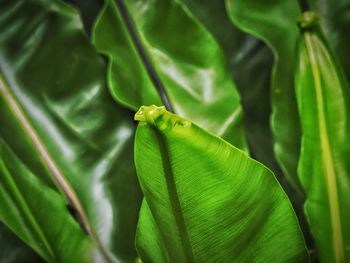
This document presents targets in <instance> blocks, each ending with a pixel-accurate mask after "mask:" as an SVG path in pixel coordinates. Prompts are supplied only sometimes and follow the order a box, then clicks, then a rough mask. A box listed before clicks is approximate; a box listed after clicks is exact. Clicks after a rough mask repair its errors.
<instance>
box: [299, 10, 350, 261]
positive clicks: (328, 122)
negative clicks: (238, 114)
mask: <svg viewBox="0 0 350 263" xmlns="http://www.w3.org/2000/svg"><path fill="white" fill-rule="evenodd" d="M300 25H301V30H302V32H303V33H302V36H301V37H300V45H299V63H298V67H297V73H296V93H297V101H298V106H299V113H300V119H301V127H302V145H301V156H300V161H299V167H298V172H299V178H300V181H301V183H302V186H303V188H304V190H305V193H306V196H307V199H306V203H305V212H306V215H307V217H308V221H309V223H310V226H311V231H312V233H313V236H314V239H315V243H316V248H317V252H318V253H319V256H320V259H321V261H322V262H350V224H349V222H350V215H349V211H350V165H349V155H350V144H349V142H350V122H349V118H350V93H349V92H350V91H349V86H348V83H347V82H346V80H345V77H344V75H343V72H342V71H341V69H340V68H339V67H338V65H337V63H336V61H335V59H334V58H333V55H332V54H331V52H330V49H329V47H328V46H327V43H326V41H325V39H324V37H323V35H322V33H321V31H320V30H319V27H318V21H317V16H316V15H315V13H312V12H306V13H304V15H303V17H302V20H301V22H300Z"/></svg>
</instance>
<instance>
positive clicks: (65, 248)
mask: <svg viewBox="0 0 350 263" xmlns="http://www.w3.org/2000/svg"><path fill="white" fill-rule="evenodd" d="M0 220H1V221H3V222H4V223H5V224H6V225H7V226H8V227H9V228H11V229H12V231H13V232H15V233H16V234H17V235H18V236H19V237H20V238H21V239H23V240H24V241H25V242H26V243H27V244H28V245H30V246H31V247H32V248H33V249H34V250H35V251H36V252H37V253H38V254H39V255H41V256H42V258H44V259H45V260H46V261H47V262H67V263H68V262H72V261H74V262H81V263H85V262H94V255H93V254H94V252H93V251H94V250H93V245H92V242H91V239H90V237H89V236H88V235H86V234H85V233H84V232H83V231H82V230H81V228H80V226H79V224H78V223H77V222H76V221H75V220H74V219H73V218H72V217H71V215H70V214H69V212H68V210H67V203H66V200H65V198H63V197H62V196H61V195H60V194H58V193H57V192H55V191H54V190H52V189H51V188H49V187H48V186H45V185H44V184H43V183H41V182H40V180H39V178H37V177H36V176H35V175H33V174H31V173H30V171H28V169H26V167H25V166H24V165H23V164H22V163H21V162H20V161H19V160H18V159H17V158H16V157H15V156H14V155H13V153H12V152H11V151H10V150H9V149H8V148H7V146H6V144H5V143H4V142H3V141H2V140H0Z"/></svg>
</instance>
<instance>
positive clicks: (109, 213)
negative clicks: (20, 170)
mask: <svg viewBox="0 0 350 263" xmlns="http://www.w3.org/2000/svg"><path fill="white" fill-rule="evenodd" d="M0 13H1V16H0V32H1V34H0V71H1V74H2V76H3V78H4V80H5V81H6V82H7V83H8V85H7V88H6V92H4V91H3V90H2V94H1V96H0V97H1V100H0V105H1V108H0V135H1V138H2V140H4V141H6V143H7V144H8V147H9V149H10V150H11V151H12V152H14V154H15V155H16V156H17V158H18V161H19V162H21V163H22V165H24V166H25V167H26V168H27V169H28V171H30V173H32V174H34V175H35V176H36V177H37V178H38V179H39V180H40V181H41V183H42V184H44V185H45V186H47V187H51V189H53V190H54V191H55V192H57V193H60V195H61V192H62V191H61V190H62V189H61V187H57V186H56V183H53V180H52V178H53V172H54V171H56V172H55V174H56V176H57V175H58V177H59V178H63V181H64V182H67V184H68V188H67V189H69V192H75V193H76V197H79V198H78V199H79V200H78V201H79V202H80V203H81V204H82V209H83V210H85V212H86V214H87V217H88V222H89V224H90V225H91V227H92V229H93V231H94V232H96V235H97V236H98V237H99V239H100V242H102V243H103V245H104V247H105V249H106V250H108V251H109V252H111V251H113V254H114V256H115V257H116V258H118V259H119V260H121V261H127V262H131V261H133V260H134V259H135V258H136V256H137V255H136V251H135V248H134V236H135V231H136V223H137V217H138V210H139V206H140V203H141V193H140V191H139V187H138V182H137V177H136V175H135V170H134V165H133V151H132V149H133V146H132V145H133V137H134V124H133V122H132V115H131V114H130V113H129V112H128V111H126V110H123V109H121V108H120V107H119V106H118V105H116V103H115V102H114V100H113V99H112V98H111V96H110V94H109V92H108V89H107V86H106V83H105V72H106V70H105V66H104V62H103V61H102V59H101V58H99V56H98V54H97V53H96V52H95V50H94V48H93V47H92V45H91V44H89V40H88V39H87V37H86V36H85V35H84V32H83V29H82V25H81V22H80V18H79V16H78V13H77V12H76V11H75V10H73V9H72V8H71V7H69V6H67V5H66V4H64V3H62V2H61V1H46V0H44V1H36V0H30V1H12V0H11V1H10V0H9V1H3V0H2V1H1V5H0ZM4 94H7V96H4ZM8 95H11V96H8ZM9 98H11V99H9ZM9 100H11V101H12V102H15V104H13V103H12V104H9ZM11 105H12V106H11ZM14 105H17V106H18V107H17V108H18V109H21V113H22V114H18V111H17V113H16V110H15V109H16V107H14ZM21 116H22V117H21ZM28 127H29V128H28ZM29 131H30V132H29ZM33 134H34V135H35V136H34V137H35V138H37V140H36V143H33V138H34V137H33ZM43 153H44V154H43ZM43 157H45V158H43ZM50 160H51V161H50ZM6 165H7V164H6ZM48 166H50V168H49V169H48ZM57 171H59V173H58V174H57ZM70 185H71V186H72V187H70ZM48 213H49V212H48ZM107 253H108V252H107ZM111 257H113V256H111Z"/></svg>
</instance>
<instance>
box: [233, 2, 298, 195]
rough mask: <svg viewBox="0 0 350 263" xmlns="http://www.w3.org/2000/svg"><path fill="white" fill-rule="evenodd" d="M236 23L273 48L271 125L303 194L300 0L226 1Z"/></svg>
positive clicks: (278, 153) (280, 158)
mask: <svg viewBox="0 0 350 263" xmlns="http://www.w3.org/2000/svg"><path fill="white" fill-rule="evenodd" d="M226 4H227V9H228V12H229V15H230V17H231V19H232V21H233V23H234V24H235V25H236V26H238V27H239V28H240V29H241V30H243V31H245V32H248V33H250V34H252V35H254V36H256V37H258V38H259V39H261V40H263V41H264V42H265V43H266V44H267V45H268V46H269V47H270V48H271V50H272V51H273V53H274V56H275V64H274V68H273V74H272V90H271V96H272V97H271V103H272V116H271V127H272V132H273V135H274V140H275V147H274V148H275V154H276V158H277V161H278V162H279V164H280V166H281V168H282V170H283V172H284V173H285V174H286V176H287V177H288V178H289V180H290V182H291V183H292V184H293V186H294V188H295V189H296V190H298V191H299V192H300V193H301V192H302V191H301V186H300V182H299V180H298V178H297V165H298V158H299V152H300V127H299V126H300V124H299V118H298V111H297V106H296V101H295V92H294V81H293V77H294V65H295V58H296V56H295V49H296V43H297V37H298V35H299V31H298V28H297V17H298V16H299V14H300V11H299V7H298V2H297V1H285V0H277V1H269V2H266V1H260V0H226Z"/></svg>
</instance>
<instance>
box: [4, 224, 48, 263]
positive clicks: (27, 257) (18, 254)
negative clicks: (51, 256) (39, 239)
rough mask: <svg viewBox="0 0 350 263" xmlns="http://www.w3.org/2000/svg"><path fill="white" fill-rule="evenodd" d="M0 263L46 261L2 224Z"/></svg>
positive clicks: (39, 262) (38, 262) (42, 262)
mask: <svg viewBox="0 0 350 263" xmlns="http://www.w3.org/2000/svg"><path fill="white" fill-rule="evenodd" d="M0 262H6V263H18V262H37V263H44V262H45V261H44V260H43V259H41V258H40V257H39V256H38V255H37V254H36V253H34V251H33V250H32V249H31V248H30V247H28V246H26V245H25V244H24V243H23V241H21V240H20V239H19V238H18V237H17V236H16V235H14V234H13V233H12V231H10V230H9V229H8V228H7V227H6V226H5V225H4V224H2V223H1V222H0Z"/></svg>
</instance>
